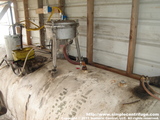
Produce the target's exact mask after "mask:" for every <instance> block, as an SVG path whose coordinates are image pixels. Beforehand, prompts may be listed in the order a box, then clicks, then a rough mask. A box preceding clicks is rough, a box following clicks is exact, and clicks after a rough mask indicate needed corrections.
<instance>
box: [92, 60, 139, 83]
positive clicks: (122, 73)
mask: <svg viewBox="0 0 160 120" xmlns="http://www.w3.org/2000/svg"><path fill="white" fill-rule="evenodd" d="M91 65H93V66H95V67H98V68H101V69H104V70H108V71H111V72H114V73H118V74H121V75H124V76H128V77H131V78H134V79H137V80H140V78H141V76H140V75H137V74H127V73H126V71H123V70H118V69H116V68H112V67H108V66H104V65H101V64H97V63H92V64H91Z"/></svg>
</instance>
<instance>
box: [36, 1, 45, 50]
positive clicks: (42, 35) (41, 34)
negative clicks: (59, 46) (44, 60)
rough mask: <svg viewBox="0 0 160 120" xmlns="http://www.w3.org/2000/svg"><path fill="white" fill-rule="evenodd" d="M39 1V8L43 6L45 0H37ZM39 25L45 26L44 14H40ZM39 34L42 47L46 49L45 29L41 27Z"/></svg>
mask: <svg viewBox="0 0 160 120" xmlns="http://www.w3.org/2000/svg"><path fill="white" fill-rule="evenodd" d="M37 2H38V8H43V0H37ZM38 17H39V26H43V25H44V19H43V18H44V15H43V14H39V15H38ZM39 34H40V44H41V48H42V49H44V48H45V33H44V29H40V30H39Z"/></svg>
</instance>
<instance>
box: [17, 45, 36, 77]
mask: <svg viewBox="0 0 160 120" xmlns="http://www.w3.org/2000/svg"><path fill="white" fill-rule="evenodd" d="M33 49H34V48H32V49H31V50H30V51H29V52H28V54H27V55H26V58H25V61H24V64H23V67H22V71H21V72H20V74H18V76H22V74H23V71H24V68H25V66H26V62H27V59H28V57H29V54H30V53H31V51H32V50H33Z"/></svg>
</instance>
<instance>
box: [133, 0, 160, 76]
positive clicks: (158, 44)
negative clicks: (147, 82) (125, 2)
mask: <svg viewBox="0 0 160 120" xmlns="http://www.w3.org/2000/svg"><path fill="white" fill-rule="evenodd" d="M139 7H140V8H139V22H138V35H137V45H136V56H135V65H134V73H136V74H142V75H148V76H158V75H160V0H140V6H139Z"/></svg>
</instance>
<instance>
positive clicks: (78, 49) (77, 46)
mask: <svg viewBox="0 0 160 120" xmlns="http://www.w3.org/2000/svg"><path fill="white" fill-rule="evenodd" d="M75 43H76V49H77V54H78V59H79V61H80V65H81V64H82V58H81V53H80V47H79V42H78V37H76V38H75Z"/></svg>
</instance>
